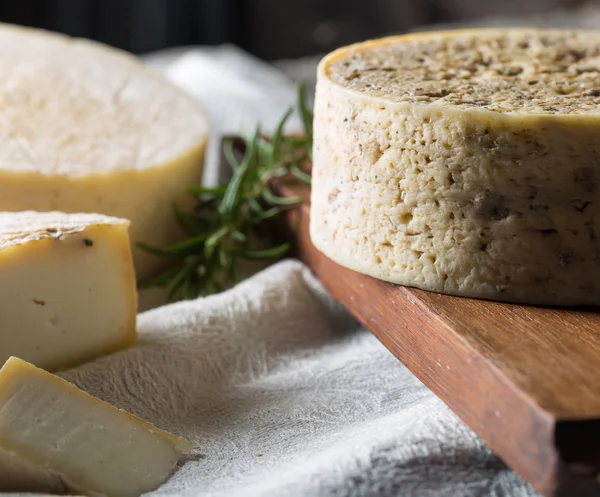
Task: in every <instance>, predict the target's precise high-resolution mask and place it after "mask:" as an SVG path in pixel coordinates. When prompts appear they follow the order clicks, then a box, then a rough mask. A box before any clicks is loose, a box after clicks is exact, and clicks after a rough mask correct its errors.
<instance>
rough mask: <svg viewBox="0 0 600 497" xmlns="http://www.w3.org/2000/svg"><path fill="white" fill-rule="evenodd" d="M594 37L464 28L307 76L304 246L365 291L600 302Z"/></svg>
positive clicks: (364, 54)
mask: <svg viewBox="0 0 600 497" xmlns="http://www.w3.org/2000/svg"><path fill="white" fill-rule="evenodd" d="M598 136H600V34H598V33H596V32H576V31H575V32H573V31H543V30H542V31H539V30H531V29H529V30H520V29H514V30H497V29H490V30H470V31H449V32H440V33H424V34H416V35H408V36H398V37H392V38H386V39H382V40H375V41H370V42H366V43H362V44H357V45H353V46H350V47H346V48H342V49H340V50H337V51H335V52H333V53H332V54H330V55H328V56H326V57H325V58H324V59H323V60H322V61H321V63H320V66H319V70H318V83H317V92H316V103H315V122H314V151H313V152H314V153H313V158H314V167H313V183H312V185H313V186H312V199H311V227H310V233H311V238H312V241H313V242H314V244H315V245H316V247H317V248H319V249H320V250H321V251H322V252H324V253H325V254H326V255H328V256H329V257H330V258H332V259H333V260H335V261H337V262H338V263H340V264H342V265H344V266H347V267H349V268H352V269H354V270H356V271H360V272H363V273H366V274H369V275H371V276H374V277H376V278H380V279H383V280H387V281H390V282H393V283H399V284H402V285H409V286H414V287H419V288H423V289H425V290H432V291H436V292H443V293H449V294H455V295H461V296H467V297H477V298H486V299H495V300H504V301H511V302H525V303H532V304H559V305H570V304H592V305H595V304H600V279H599V278H598V276H597V275H598V274H600V201H598V191H599V190H600V189H599V186H600V140H599V139H598Z"/></svg>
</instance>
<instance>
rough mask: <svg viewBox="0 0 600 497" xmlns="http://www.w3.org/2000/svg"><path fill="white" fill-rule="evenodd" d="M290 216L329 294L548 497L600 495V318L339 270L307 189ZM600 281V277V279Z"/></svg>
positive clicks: (303, 253)
mask: <svg viewBox="0 0 600 497" xmlns="http://www.w3.org/2000/svg"><path fill="white" fill-rule="evenodd" d="M275 189H276V190H277V191H278V193H279V194H280V195H285V196H300V197H301V198H303V199H304V200H305V203H304V205H302V207H300V208H297V209H295V210H291V211H289V212H288V213H287V214H286V219H285V226H284V228H285V230H286V231H287V236H288V237H290V238H291V239H292V240H293V241H294V243H295V250H296V255H297V257H298V258H299V259H301V260H302V261H304V262H305V263H306V264H307V265H308V266H309V267H310V268H311V269H312V270H313V271H314V273H315V274H316V276H317V277H318V278H319V280H320V281H321V282H322V283H323V285H324V286H325V288H327V290H329V292H330V293H331V294H332V295H333V296H334V297H335V298H336V299H337V300H338V301H339V302H340V303H341V304H343V305H344V306H345V307H346V308H347V309H348V310H349V311H350V312H351V313H352V314H353V315H354V316H355V317H356V318H357V319H358V320H359V321H361V322H362V323H363V324H364V326H365V327H366V328H367V329H369V330H370V331H371V332H372V333H373V334H374V335H375V336H376V337H377V338H379V340H381V342H382V343H383V344H384V345H385V346H386V347H387V348H388V349H389V350H390V351H391V352H392V353H393V354H394V355H395V356H396V357H398V359H400V361H402V363H404V364H405V365H406V366H407V367H408V368H409V369H410V370H411V371H412V372H413V373H414V374H415V375H416V376H417V377H418V378H419V379H420V380H421V381H422V382H423V383H424V384H425V385H427V387H429V388H430V389H431V390H432V391H433V392H434V393H435V394H436V395H437V396H438V397H440V398H441V399H442V400H443V401H444V402H445V403H446V404H447V405H448V406H449V407H450V408H451V409H452V410H453V411H454V412H455V413H456V414H457V415H458V416H459V417H460V418H461V419H462V420H463V421H464V422H465V423H466V424H467V425H468V426H470V427H471V428H472V429H473V430H474V431H475V432H476V433H477V434H478V435H479V436H480V437H481V438H482V439H483V440H484V441H485V442H486V443H487V444H488V445H489V446H490V447H491V449H492V450H493V451H494V452H495V453H496V454H497V455H498V456H500V457H501V458H502V459H503V460H504V461H505V462H506V463H507V464H508V465H509V466H511V467H512V468H513V469H514V470H515V471H516V472H517V473H519V474H520V475H521V476H522V477H523V478H524V479H525V480H527V481H529V482H530V483H531V484H532V485H533V487H534V488H535V489H537V490H538V491H539V492H540V493H542V494H543V495H545V496H548V497H550V496H552V497H555V496H556V497H558V496H560V497H583V496H586V497H587V496H600V312H599V311H597V310H593V309H576V310H574V309H560V308H543V307H533V306H523V305H513V304H502V303H496V302H488V301H483V300H475V299H466V298H460V297H450V296H446V295H440V294H436V293H431V292H426V291H423V290H417V289H413V288H407V287H401V286H395V285H392V284H390V283H385V282H382V281H378V280H375V279H373V278H371V277H369V276H365V275H362V274H359V273H356V272H354V271H351V270H349V269H346V268H344V267H342V266H339V265H338V264H336V263H334V262H333V261H331V260H330V259H328V258H327V257H326V256H324V255H323V254H321V253H320V252H318V251H317V250H316V249H315V247H314V246H313V245H312V243H311V241H310V237H309V229H308V227H309V215H310V213H309V210H310V209H309V205H308V202H309V196H310V192H309V189H308V187H306V186H303V185H299V184H298V183H297V182H296V181H295V180H283V181H280V182H279V183H277V184H276V185H275ZM598 277H600V275H598Z"/></svg>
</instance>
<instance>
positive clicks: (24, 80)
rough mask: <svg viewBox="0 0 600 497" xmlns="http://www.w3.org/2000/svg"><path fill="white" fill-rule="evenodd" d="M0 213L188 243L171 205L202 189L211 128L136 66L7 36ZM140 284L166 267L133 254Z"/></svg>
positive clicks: (58, 39) (102, 54) (105, 54)
mask: <svg viewBox="0 0 600 497" xmlns="http://www.w3.org/2000/svg"><path fill="white" fill-rule="evenodd" d="M0 107H1V108H2V112H1V113H0V211H21V210H37V211H50V210H60V211H65V212H101V213H103V214H106V215H112V216H118V217H122V218H126V219H129V220H131V237H132V241H133V242H134V243H135V244H137V243H138V242H145V243H148V244H151V245H155V246H164V245H166V244H169V243H171V242H173V241H175V240H177V239H179V238H180V237H181V233H180V232H179V229H178V227H177V226H176V223H174V222H173V219H174V218H173V214H172V204H173V202H177V203H180V204H181V205H182V207H184V206H185V205H187V204H188V203H189V201H190V198H188V197H189V196H188V195H186V193H185V189H186V188H188V187H190V186H194V185H197V184H199V182H200V178H201V173H202V171H201V169H202V161H203V156H204V148H205V143H206V140H207V135H208V126H207V120H206V117H205V115H204V113H203V111H202V110H201V109H200V108H199V105H198V103H197V102H196V101H195V100H194V99H193V98H192V97H190V96H188V95H187V94H186V93H184V92H183V91H182V90H180V89H179V88H177V87H175V86H174V85H172V84H171V83H169V82H168V81H167V80H166V79H165V78H163V77H162V76H161V75H159V74H157V73H155V72H153V71H152V70H150V69H148V68H146V67H145V66H144V65H142V63H141V62H140V61H138V60H137V59H136V58H135V57H133V56H131V55H128V54H126V53H124V52H121V51H118V50H114V49H112V48H109V47H105V46H103V45H100V44H97V43H93V42H90V41H85V40H74V39H71V38H68V37H65V36H61V35H57V34H52V33H48V32H44V31H39V30H33V29H26V28H20V27H15V26H10V25H0ZM134 259H135V265H136V270H137V273H138V277H139V278H140V279H145V278H146V277H148V276H149V275H150V274H152V273H153V272H155V271H156V270H157V268H158V267H159V266H160V264H161V262H162V261H161V260H159V259H157V258H156V257H155V256H152V255H149V254H147V253H145V252H143V251H141V250H140V249H138V248H137V246H136V247H134Z"/></svg>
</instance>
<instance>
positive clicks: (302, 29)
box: [0, 0, 584, 60]
mask: <svg viewBox="0 0 600 497" xmlns="http://www.w3.org/2000/svg"><path fill="white" fill-rule="evenodd" d="M582 3H584V2H583V1H582V0H293V1H292V0H0V21H3V22H12V23H17V24H25V25H29V26H36V27H42V28H46V29H50V30H54V31H61V32H63V33H67V34H70V35H73V36H83V37H87V38H92V39H96V40H99V41H102V42H104V43H108V44H110V45H113V46H116V47H119V48H123V49H126V50H129V51H132V52H135V53H145V52H149V51H153V50H158V49H162V48H167V47H173V46H180V45H193V44H209V45H214V44H220V43H225V42H230V43H235V44H237V45H239V46H241V47H242V48H244V49H246V50H248V51H250V52H252V53H254V54H256V55H258V56H259V57H262V58H264V59H267V60H272V59H281V58H296V57H301V56H305V55H313V54H315V53H321V52H325V51H329V50H331V49H332V48H335V47H337V46H340V45H343V44H347V43H351V42H354V41H359V40H364V39H367V38H370V37H375V36H380V35H385V34H391V33H400V32H403V31H406V30H409V29H411V28H414V27H415V26H421V25H425V24H431V23H439V22H452V21H464V20H470V19H477V18H481V17H484V16H494V15H499V14H503V15H517V16H518V15H529V14H532V13H540V12H541V13H543V12H545V11H548V10H551V9H555V8H562V7H574V6H578V5H580V4H582Z"/></svg>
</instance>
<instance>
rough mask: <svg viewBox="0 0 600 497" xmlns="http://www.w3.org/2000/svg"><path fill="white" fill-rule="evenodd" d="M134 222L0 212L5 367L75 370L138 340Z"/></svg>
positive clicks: (0, 336) (0, 359)
mask: <svg viewBox="0 0 600 497" xmlns="http://www.w3.org/2000/svg"><path fill="white" fill-rule="evenodd" d="M128 226H129V221H127V220H124V219H119V218H112V217H107V216H102V215H99V214H64V213H60V212H45V213H39V212H18V213H16V212H8V213H6V212H3V213H0V282H2V284H1V285H0V364H3V363H4V361H6V360H7V359H8V358H9V357H10V356H12V355H17V356H19V357H22V358H23V359H25V360H27V361H29V362H32V363H34V364H35V365H37V366H40V367H43V368H45V369H51V370H52V369H59V368H64V367H68V366H72V365H75V364H78V363H82V362H85V361H86V360H89V359H92V358H95V357H98V356H100V355H103V354H107V353H110V352H114V351H115V350H118V349H121V348H124V347H128V346H130V345H132V344H133V343H134V342H135V340H136V331H135V324H136V307H137V293H136V286H135V285H136V282H135V275H134V270H133V262H132V257H131V249H130V245H129V235H128Z"/></svg>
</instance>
